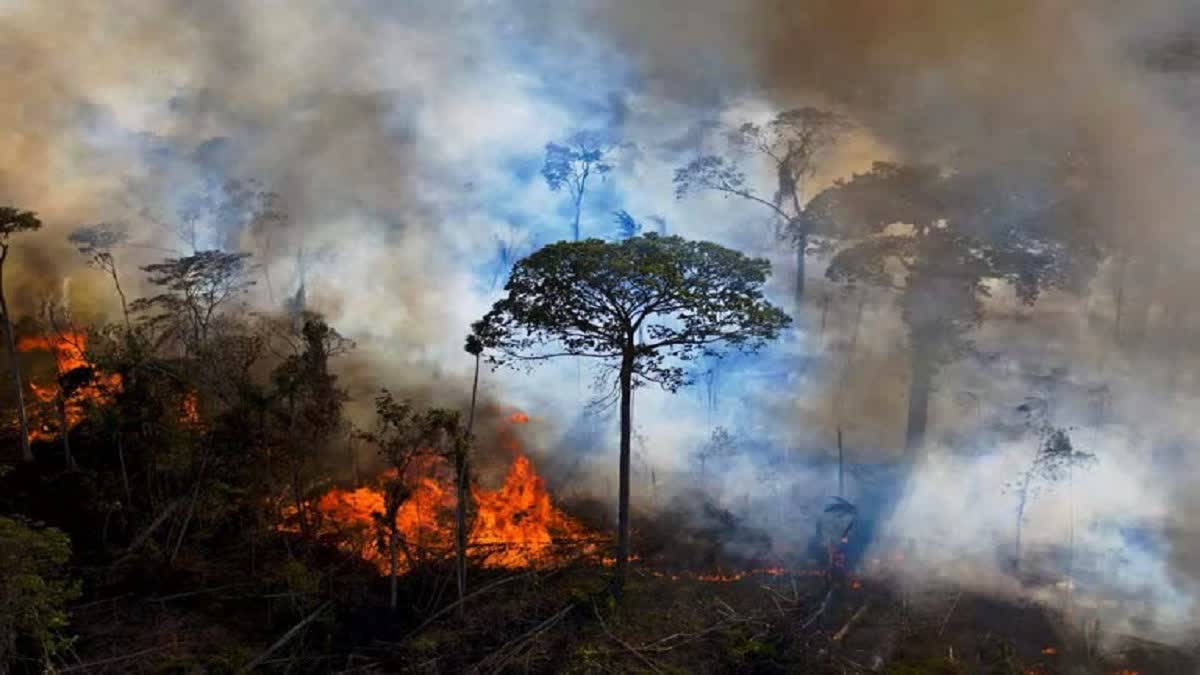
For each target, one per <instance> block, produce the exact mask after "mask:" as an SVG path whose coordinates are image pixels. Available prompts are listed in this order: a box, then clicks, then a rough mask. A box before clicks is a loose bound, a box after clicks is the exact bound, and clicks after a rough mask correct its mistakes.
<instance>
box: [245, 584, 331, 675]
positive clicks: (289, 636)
mask: <svg viewBox="0 0 1200 675" xmlns="http://www.w3.org/2000/svg"><path fill="white" fill-rule="evenodd" d="M331 604H333V603H331V602H329V601H326V602H324V603H322V604H321V606H320V607H317V608H316V609H314V610H313V611H312V613H311V614H309V615H308V616H306V617H304V618H303V619H301V620H300V622H299V623H297V624H296V625H295V626H292V627H291V628H289V629H288V632H286V633H284V634H283V636H282V637H280V638H279V639H278V640H276V641H275V642H274V644H272V645H271V646H270V647H267V650H266V651H265V652H263V653H261V654H259V655H258V656H256V657H254V660H253V661H251V662H250V663H249V664H247V665H246V666H245V667H243V668H242V669H241V671H239V672H243V673H248V672H250V671H252V670H254V669H255V668H257V667H258V666H259V665H261V664H262V663H263V662H264V661H266V660H267V657H268V656H270V655H271V654H274V653H275V652H276V651H277V650H278V649H279V648H280V647H282V646H284V645H285V644H287V643H288V642H289V641H290V640H291V639H292V638H294V637H295V636H296V634H297V633H299V632H300V631H301V630H303V629H304V627H305V626H307V625H308V624H310V623H312V622H313V620H314V619H316V618H317V617H318V616H320V615H321V613H322V612H324V611H325V610H326V609H328V608H329V606H330V605H331Z"/></svg>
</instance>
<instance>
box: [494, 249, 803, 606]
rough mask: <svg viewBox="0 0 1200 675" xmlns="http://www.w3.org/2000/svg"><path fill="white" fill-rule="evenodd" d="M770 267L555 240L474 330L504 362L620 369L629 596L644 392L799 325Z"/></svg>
mask: <svg viewBox="0 0 1200 675" xmlns="http://www.w3.org/2000/svg"><path fill="white" fill-rule="evenodd" d="M769 274H770V263H768V262H767V261H766V260H762V259H754V258H748V257H746V256H744V255H742V254H741V253H739V252H737V251H733V250H730V249H727V248H724V247H722V246H718V245H717V244H713V243H710V242H696V241H686V240H684V239H682V238H680V237H660V236H658V235H656V234H646V235H644V236H639V237H632V238H630V239H626V240H624V241H621V242H614V243H607V242H604V241H601V240H599V239H588V240H586V241H581V242H560V243H557V244H551V245H550V246H547V247H545V248H542V249H541V250H539V251H536V252H535V253H533V254H532V255H530V256H529V257H527V258H525V259H523V260H521V261H520V262H518V263H517V265H516V266H515V267H514V269H513V273H512V275H511V276H510V277H509V280H508V284H507V285H506V286H505V290H506V291H507V295H506V297H504V298H503V299H501V300H500V301H498V302H496V304H495V305H494V306H493V307H492V309H491V311H490V312H488V314H487V315H486V316H484V317H483V318H482V319H481V320H480V321H478V322H477V323H476V324H475V326H474V331H475V333H476V335H478V336H479V337H480V339H481V340H482V341H483V344H484V345H485V346H487V347H489V348H491V349H493V350H494V351H492V352H490V353H489V360H491V361H492V362H494V363H512V362H514V361H540V360H545V359H550V358H554V357H557V356H576V357H583V358H594V359H598V360H600V361H601V362H605V363H607V364H609V365H615V366H616V371H617V387H618V390H619V393H620V417H621V447H620V468H619V473H620V488H619V496H618V515H617V566H616V579H615V585H614V590H615V591H616V592H617V593H618V594H620V592H621V591H622V589H623V585H624V582H625V578H626V574H627V568H628V564H629V551H630V541H629V480H630V441H631V432H632V429H631V415H632V394H633V388H634V387H635V386H639V385H641V384H644V383H648V382H653V383H657V384H658V385H660V386H662V387H663V388H664V389H666V390H668V391H676V390H678V389H679V388H680V387H682V386H684V385H687V384H690V376H689V371H688V370H687V369H686V368H684V367H682V365H681V363H682V362H686V361H689V360H691V359H694V358H697V357H699V356H704V355H708V356H715V355H718V354H720V353H722V350H723V348H724V347H731V348H735V349H740V350H743V351H754V350H757V349H759V348H761V347H762V346H763V345H764V344H765V343H766V342H767V341H769V340H773V339H775V338H776V337H777V336H778V334H779V331H780V330H781V329H782V328H783V327H784V326H786V325H787V324H788V322H789V321H790V319H788V317H787V315H785V314H784V313H783V312H782V311H781V310H780V309H778V308H777V307H775V306H774V305H772V304H771V303H769V302H768V301H767V300H765V299H764V297H763V292H762V287H763V285H764V283H765V282H766V280H767V276H768V275H769Z"/></svg>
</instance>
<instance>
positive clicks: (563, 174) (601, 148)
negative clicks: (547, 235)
mask: <svg viewBox="0 0 1200 675" xmlns="http://www.w3.org/2000/svg"><path fill="white" fill-rule="evenodd" d="M611 150H612V145H611V144H610V143H608V142H607V141H606V140H605V139H604V137H603V136H602V135H601V134H599V133H596V132H590V131H580V132H576V133H575V134H573V135H572V136H571V137H570V138H569V139H567V142H566V144H565V145H559V144H557V143H547V144H546V160H545V162H543V164H542V177H543V178H545V179H546V185H547V186H549V187H550V189H551V190H553V191H554V192H558V191H559V190H561V189H563V188H566V190H567V194H568V195H570V197H571V206H572V208H573V209H574V220H573V221H572V223H571V234H572V236H573V238H574V240H575V241H579V217H580V215H581V213H582V212H583V197H584V195H585V194H586V193H587V185H588V180H589V179H591V178H592V177H593V176H599V177H603V176H604V175H605V174H607V173H608V172H609V171H611V170H612V165H611V164H609V163H607V162H606V161H605V158H606V156H607V155H608V153H609V152H610V151H611Z"/></svg>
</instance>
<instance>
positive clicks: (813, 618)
mask: <svg viewBox="0 0 1200 675" xmlns="http://www.w3.org/2000/svg"><path fill="white" fill-rule="evenodd" d="M832 599H833V589H832V588H831V589H829V591H828V592H826V593H825V599H824V600H822V601H821V606H820V607H817V611H815V612H813V614H812V616H810V617H808V620H807V621H805V622H804V623H803V624H802V625H801V626H800V628H799V630H797V631H796V632H797V633H799V632H801V631H804V630H807V629H808V627H809V626H811V625H813V622H815V621H816V620H817V619H819V618H821V615H822V614H824V613H825V610H826V609H828V608H829V601H830V600H832Z"/></svg>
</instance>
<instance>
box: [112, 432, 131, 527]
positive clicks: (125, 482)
mask: <svg viewBox="0 0 1200 675" xmlns="http://www.w3.org/2000/svg"><path fill="white" fill-rule="evenodd" d="M115 435H116V437H117V438H116V441H117V461H118V462H119V463H120V464H121V485H122V486H124V487H125V508H127V509H131V508H133V491H131V490H130V489H129V473H128V472H127V471H126V470H125V446H124V444H123V443H121V432H119V431H118V432H117V433H116V434H115Z"/></svg>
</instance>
